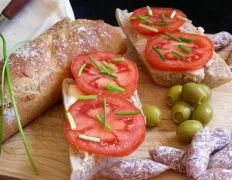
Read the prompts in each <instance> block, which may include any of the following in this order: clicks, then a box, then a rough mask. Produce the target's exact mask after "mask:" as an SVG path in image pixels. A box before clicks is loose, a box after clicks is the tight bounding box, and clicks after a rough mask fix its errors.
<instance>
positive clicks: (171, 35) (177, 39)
mask: <svg viewBox="0 0 232 180" xmlns="http://www.w3.org/2000/svg"><path fill="white" fill-rule="evenodd" d="M165 34H166V35H168V36H169V37H171V38H172V39H174V40H176V41H179V42H181V40H180V39H179V38H178V37H176V36H175V35H174V34H171V33H169V32H167V31H166V32H165Z"/></svg>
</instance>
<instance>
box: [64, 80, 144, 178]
mask: <svg viewBox="0 0 232 180" xmlns="http://www.w3.org/2000/svg"><path fill="white" fill-rule="evenodd" d="M62 93H63V101H64V106H65V109H66V110H68V109H69V107H70V105H72V104H73V103H74V102H75V101H76V100H77V96H79V95H82V93H81V91H80V90H79V89H78V87H77V86H76V83H75V81H74V80H73V79H65V80H64V81H63V83H62ZM131 101H132V103H133V104H134V105H135V106H136V107H137V108H139V109H140V110H141V111H142V106H141V102H140V100H139V97H138V94H137V92H135V93H134V95H133V96H132V97H131ZM69 157H70V163H71V169H72V172H71V180H77V179H78V180H79V179H80V180H89V179H92V178H93V176H94V175H95V174H96V173H98V172H99V171H101V170H103V169H105V168H107V167H110V166H111V165H113V164H114V163H116V162H118V161H119V160H121V158H118V157H101V156H95V155H93V154H89V153H87V152H79V151H78V150H76V149H75V148H74V147H72V146H71V145H70V146H69Z"/></svg>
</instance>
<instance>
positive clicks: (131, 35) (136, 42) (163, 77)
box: [116, 9, 232, 88]
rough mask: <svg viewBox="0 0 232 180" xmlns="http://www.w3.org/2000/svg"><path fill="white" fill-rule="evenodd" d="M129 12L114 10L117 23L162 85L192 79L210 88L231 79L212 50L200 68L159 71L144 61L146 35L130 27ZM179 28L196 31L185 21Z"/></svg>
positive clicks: (225, 65) (226, 69)
mask: <svg viewBox="0 0 232 180" xmlns="http://www.w3.org/2000/svg"><path fill="white" fill-rule="evenodd" d="M130 15H131V13H128V12H127V10H123V11H122V10H120V9H117V10H116V18H117V21H118V24H119V25H120V26H121V28H122V29H123V31H124V33H125V34H126V36H127V37H128V39H129V40H130V42H131V44H132V46H133V48H134V49H135V51H136V53H137V55H138V56H139V58H140V60H141V61H142V63H143V64H144V65H145V67H146V69H147V70H148V71H149V73H150V75H151V76H152V78H153V80H154V81H155V82H156V83H157V84H159V85H161V86H164V87H171V86H173V85H176V84H184V83H186V82H189V81H192V82H197V83H205V84H207V85H209V86H210V87H211V88H214V87H217V86H220V85H222V84H225V83H227V82H229V81H231V79H232V73H231V71H230V68H229V66H228V65H227V64H226V63H225V61H224V60H223V59H222V58H221V57H220V56H219V55H218V54H217V53H215V52H214V54H213V57H212V59H211V60H210V61H209V62H208V63H207V64H206V65H205V66H204V67H203V68H201V69H199V70H196V71H189V72H172V71H161V70H158V69H154V68H152V67H151V66H150V64H149V63H148V62H147V61H146V58H145V55H144V48H145V46H146V43H147V39H148V38H147V36H144V35H141V34H139V33H138V32H136V31H135V30H134V29H132V28H131V26H130V22H129V17H130ZM180 30H181V31H182V32H187V33H197V28H196V27H194V26H193V25H192V24H189V23H185V24H184V25H183V26H182V27H181V28H180Z"/></svg>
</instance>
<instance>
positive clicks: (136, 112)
mask: <svg viewBox="0 0 232 180" xmlns="http://www.w3.org/2000/svg"><path fill="white" fill-rule="evenodd" d="M139 113H140V111H133V112H124V111H119V112H116V113H115V114H116V115H118V116H125V115H136V114H139Z"/></svg>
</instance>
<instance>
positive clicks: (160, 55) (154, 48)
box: [152, 46, 166, 62]
mask: <svg viewBox="0 0 232 180" xmlns="http://www.w3.org/2000/svg"><path fill="white" fill-rule="evenodd" d="M152 50H153V51H155V52H156V54H157V55H158V56H159V57H160V58H161V59H162V61H163V62H165V61H166V59H165V57H164V56H163V54H162V53H161V52H160V51H159V50H158V49H157V48H156V47H155V46H152Z"/></svg>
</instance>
